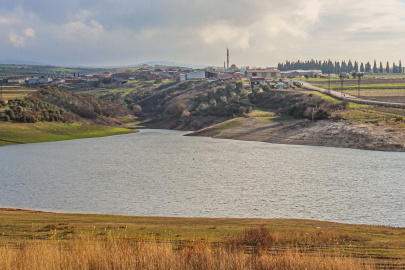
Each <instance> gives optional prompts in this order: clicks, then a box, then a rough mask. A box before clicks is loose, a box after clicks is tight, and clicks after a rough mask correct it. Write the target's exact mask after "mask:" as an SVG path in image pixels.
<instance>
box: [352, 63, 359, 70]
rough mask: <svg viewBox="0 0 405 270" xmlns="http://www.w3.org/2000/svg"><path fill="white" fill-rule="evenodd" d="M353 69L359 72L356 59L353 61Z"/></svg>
mask: <svg viewBox="0 0 405 270" xmlns="http://www.w3.org/2000/svg"><path fill="white" fill-rule="evenodd" d="M353 69H354V71H356V72H359V63H357V61H354V67H353Z"/></svg>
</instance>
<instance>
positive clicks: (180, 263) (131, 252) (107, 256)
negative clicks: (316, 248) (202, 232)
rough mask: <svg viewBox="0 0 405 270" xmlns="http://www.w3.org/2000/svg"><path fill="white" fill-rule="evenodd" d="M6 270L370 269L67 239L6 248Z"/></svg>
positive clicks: (318, 260) (2, 250) (286, 256)
mask: <svg viewBox="0 0 405 270" xmlns="http://www.w3.org/2000/svg"><path fill="white" fill-rule="evenodd" d="M0 269H2V270H3V269H4V270H9V269H10V270H11V269H30V270H40V269H41V270H48V269H174V270H177V269H179V270H180V269H257V270H264V269H274V270H277V269H291V270H293V269H318V270H323V269H325V270H326V269H369V267H368V266H364V265H363V264H361V263H360V262H359V261H357V260H354V259H351V258H342V257H333V256H331V255H321V254H316V255H309V254H301V253H299V252H297V251H293V250H288V251H287V252H283V253H280V254H277V255H274V254H273V255H271V254H268V253H266V252H259V253H252V254H248V253H246V252H245V251H244V250H243V249H229V248H227V247H217V248H213V247H212V246H211V243H210V242H189V243H187V244H183V245H181V246H180V248H179V247H176V246H174V245H172V244H170V243H159V242H157V241H142V239H138V240H120V239H108V240H107V241H101V240H91V239H89V240H83V239H76V240H66V241H56V240H55V241H51V242H48V241H47V242H25V243H22V244H20V245H19V246H4V247H0Z"/></svg>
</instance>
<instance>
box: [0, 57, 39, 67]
mask: <svg viewBox="0 0 405 270" xmlns="http://www.w3.org/2000/svg"><path fill="white" fill-rule="evenodd" d="M0 64H4V65H32V66H47V65H46V64H44V63H39V62H34V61H24V60H12V59H0Z"/></svg>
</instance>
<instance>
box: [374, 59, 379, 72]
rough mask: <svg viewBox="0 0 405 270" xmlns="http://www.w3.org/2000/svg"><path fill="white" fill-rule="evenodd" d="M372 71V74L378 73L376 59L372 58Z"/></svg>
mask: <svg viewBox="0 0 405 270" xmlns="http://www.w3.org/2000/svg"><path fill="white" fill-rule="evenodd" d="M373 72H374V74H376V73H378V70H377V61H376V60H374V65H373Z"/></svg>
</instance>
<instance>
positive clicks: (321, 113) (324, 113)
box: [314, 108, 330, 120]
mask: <svg viewBox="0 0 405 270" xmlns="http://www.w3.org/2000/svg"><path fill="white" fill-rule="evenodd" d="M329 117H330V113H328V112H327V111H326V110H325V109H322V108H321V109H319V110H318V111H317V112H316V113H315V115H314V118H315V120H324V119H329Z"/></svg>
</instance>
